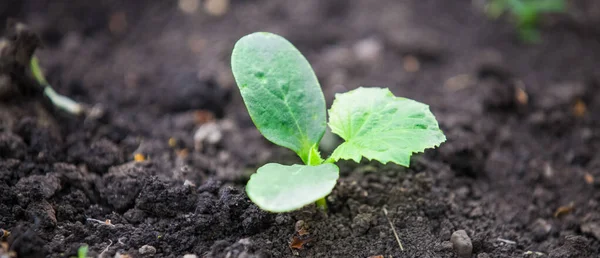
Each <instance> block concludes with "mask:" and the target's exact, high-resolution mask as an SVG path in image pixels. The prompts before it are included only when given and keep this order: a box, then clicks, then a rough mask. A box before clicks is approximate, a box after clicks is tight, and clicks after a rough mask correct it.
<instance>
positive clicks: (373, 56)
mask: <svg viewBox="0 0 600 258" xmlns="http://www.w3.org/2000/svg"><path fill="white" fill-rule="evenodd" d="M382 49H383V45H382V43H381V42H380V41H379V40H377V39H375V38H367V39H363V40H361V41H359V42H357V43H356V44H354V47H353V50H354V54H355V55H356V58H357V59H358V60H359V61H361V62H365V63H370V62H373V61H376V60H377V58H379V56H380V55H381V50H382Z"/></svg>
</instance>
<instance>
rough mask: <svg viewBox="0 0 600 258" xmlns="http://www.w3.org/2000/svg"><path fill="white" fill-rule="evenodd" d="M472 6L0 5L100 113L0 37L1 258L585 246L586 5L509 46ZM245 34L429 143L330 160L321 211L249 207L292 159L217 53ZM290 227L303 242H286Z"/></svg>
mask: <svg viewBox="0 0 600 258" xmlns="http://www.w3.org/2000/svg"><path fill="white" fill-rule="evenodd" d="M480 2H485V1H467V0H456V1H434V0H411V1H396V0H382V1H371V0H356V1H342V0H332V1H321V0H302V1H266V0H252V1H241V0H231V1H224V0H205V1H193V0H180V1H141V0H134V1H114V0H107V1H50V0H32V1H25V0H23V1H19V0H5V1H2V2H1V3H0V21H2V22H3V23H4V22H5V21H6V20H7V18H8V17H12V18H15V19H16V20H17V21H19V22H22V23H24V24H26V25H27V26H28V27H29V28H30V30H31V31H33V32H35V33H36V34H37V35H39V39H40V42H37V43H41V48H38V49H37V50H36V52H35V54H36V56H37V57H38V58H39V60H40V64H41V66H42V67H43V68H44V72H45V74H46V77H47V79H48V81H49V83H50V84H51V85H53V87H54V88H55V89H56V90H57V91H58V92H59V93H60V94H63V95H66V96H69V97H71V98H73V99H74V100H76V101H79V102H81V103H85V104H88V105H89V106H90V107H93V108H97V109H98V110H102V112H100V113H99V114H96V115H94V116H91V115H86V116H81V117H73V116H70V115H68V114H65V113H64V112H61V111H60V110H56V109H53V108H52V105H51V104H49V102H48V101H47V100H46V99H44V97H43V95H41V94H40V92H38V91H36V90H35V87H33V88H32V87H31V85H32V83H34V82H32V81H31V80H28V77H27V75H26V69H25V66H24V64H22V63H19V56H20V55H27V51H25V50H27V48H22V49H21V48H19V49H21V50H23V51H18V50H19V49H14V48H7V47H5V46H6V45H2V46H3V47H0V228H1V229H2V232H0V233H2V234H0V237H2V239H1V240H0V242H2V243H3V245H0V256H2V255H6V256H7V257H14V256H15V255H16V257H71V256H76V254H77V250H78V248H79V247H81V246H82V245H88V246H89V255H90V256H94V257H95V256H97V255H101V256H102V257H114V256H115V254H121V255H130V256H131V257H152V256H153V257H182V256H183V255H186V254H195V255H197V257H228V258H234V257H238V258H242V257H245V258H248V257H386V258H387V257H464V256H465V255H462V256H459V255H458V254H457V252H458V251H461V250H462V251H464V250H465V248H466V249H469V248H468V247H469V245H470V246H471V250H470V251H469V252H467V254H466V255H467V257H477V258H485V257H573V258H575V257H598V255H599V254H600V204H599V202H600V152H598V150H600V66H599V65H598V63H599V61H600V33H599V32H600V31H599V29H598V27H597V26H596V24H598V22H599V19H598V18H597V17H598V15H595V14H598V13H600V4H598V3H597V1H593V0H588V1H585V0H578V1H569V3H570V9H569V11H568V13H566V14H563V15H556V16H550V17H545V19H544V21H545V22H544V23H543V24H541V25H540V27H541V35H542V41H541V42H540V43H538V44H525V43H523V42H520V41H519V40H518V38H517V36H516V32H515V30H514V28H513V27H512V26H511V24H510V20H509V19H500V20H496V21H493V20H490V19H488V17H486V15H485V14H484V13H483V11H482V9H481V8H482V6H481V4H480ZM254 31H270V32H274V33H278V34H281V35H282V36H284V37H286V38H287V39H289V40H290V41H291V42H293V43H294V44H295V45H296V46H297V47H298V48H299V49H300V51H302V52H303V53H304V54H305V55H306V56H307V58H308V60H309V61H310V62H311V64H312V65H313V67H314V69H315V71H316V73H317V76H318V77H319V80H320V82H321V85H322V87H323V90H324V92H325V97H326V99H327V102H328V106H329V105H330V104H331V101H332V100H333V97H334V95H335V93H338V92H343V91H346V90H350V89H354V88H356V87H359V86H378V87H389V88H390V89H391V90H392V92H394V93H395V94H396V95H399V96H405V97H409V98H412V99H415V100H418V101H421V102H424V103H427V104H429V105H430V107H431V110H432V111H433V113H434V114H435V115H436V117H437V118H438V120H439V123H440V127H441V128H442V130H443V131H444V132H445V134H446V136H447V138H448V141H447V142H446V143H444V144H442V145H441V147H440V148H438V149H434V150H427V151H426V152H425V153H423V154H418V155H415V156H414V157H413V159H412V162H411V166H410V168H403V167H399V166H394V165H381V164H379V163H376V162H366V161H364V162H363V163H361V164H359V165H356V164H352V163H341V165H340V171H341V177H340V180H339V182H338V185H337V186H336V187H335V189H334V190H333V193H332V194H331V195H330V196H328V197H327V201H328V204H329V212H328V213H327V214H323V213H321V212H319V211H318V210H317V208H315V207H314V206H308V207H305V208H304V209H302V210H299V211H296V212H291V213H284V214H273V213H267V212H264V211H261V210H260V209H258V208H257V207H256V206H255V205H254V204H253V203H251V202H250V201H249V199H248V197H247V196H246V194H245V192H244V184H245V182H246V181H247V179H248V177H249V175H250V174H251V173H252V172H253V171H254V170H255V169H256V168H257V167H259V166H261V165H263V164H265V163H267V162H269V161H271V162H273V161H274V162H280V163H286V164H288V163H289V164H291V163H293V162H298V161H299V160H298V159H297V158H295V157H294V156H293V155H292V154H291V153H290V152H289V151H287V150H284V149H282V148H278V147H275V146H273V145H272V144H270V143H269V142H267V141H266V140H264V139H263V138H262V136H261V135H260V134H259V133H258V132H257V131H256V129H255V128H254V126H253V124H252V121H251V120H250V118H249V116H248V115H247V111H246V109H245V107H244V105H243V103H242V102H241V98H240V96H239V92H238V91H237V87H236V86H235V84H234V80H233V77H232V74H231V69H230V66H229V60H230V54H231V50H232V47H233V44H234V43H235V41H236V40H237V39H239V38H240V37H241V36H243V35H246V34H248V33H251V32H254ZM0 33H2V35H3V36H4V39H5V41H3V42H10V43H11V44H13V45H12V46H15V45H14V44H16V45H18V44H23V42H18V41H19V40H18V37H15V36H14V35H12V36H11V35H10V34H11V32H10V31H9V30H8V29H0ZM28 42H29V41H28ZM2 44H4V43H2ZM36 46H37V45H36ZM11 51H12V52H11ZM18 53H20V54H18ZM29 54H30V53H29ZM326 140H327V143H329V144H325V143H324V145H323V147H324V148H325V150H324V151H325V152H327V151H331V150H327V148H329V147H330V145H331V143H335V142H336V141H337V139H333V138H331V139H330V138H327V139H326ZM384 210H385V211H387V217H386V215H385V214H384ZM388 219H389V220H390V221H391V224H392V225H393V227H394V228H395V230H396V231H397V233H398V236H399V239H400V241H402V244H403V246H404V249H405V250H404V251H401V250H400V247H399V245H398V243H397V241H396V239H395V237H394V234H393V231H392V227H391V226H390V223H389V221H388ZM298 221H302V222H300V223H304V224H303V227H305V230H306V231H307V232H308V233H309V237H308V238H307V240H310V241H307V242H306V243H302V244H300V245H298V244H297V243H296V244H295V245H293V246H294V247H301V248H295V249H291V248H290V241H292V240H293V238H294V237H295V236H297V232H295V231H296V229H295V228H296V224H297V223H299V222H298ZM8 232H10V234H9V233H8ZM453 235H454V237H453ZM465 235H466V236H468V237H465ZM451 239H454V241H452V240H451ZM296 240H297V239H296ZM469 253H470V254H471V255H470V256H468V254H469ZM540 255H542V256H540ZM3 257H4V256H3ZM117 257H119V256H117ZM121 257H123V256H121Z"/></svg>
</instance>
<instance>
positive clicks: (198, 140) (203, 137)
mask: <svg viewBox="0 0 600 258" xmlns="http://www.w3.org/2000/svg"><path fill="white" fill-rule="evenodd" d="M222 137H223V133H222V132H221V128H220V126H219V125H218V124H217V123H215V122H208V123H206V124H203V125H202V126H200V128H198V130H196V133H195V134H194V143H195V147H196V150H202V145H203V144H204V143H208V144H216V143H218V142H219V141H221V138H222Z"/></svg>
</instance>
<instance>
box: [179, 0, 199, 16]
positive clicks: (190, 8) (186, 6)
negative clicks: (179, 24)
mask: <svg viewBox="0 0 600 258" xmlns="http://www.w3.org/2000/svg"><path fill="white" fill-rule="evenodd" d="M199 5H200V1H199V0H179V3H178V6H179V10H181V11H182V12H184V13H187V14H192V13H195V12H196V10H198V6H199Z"/></svg>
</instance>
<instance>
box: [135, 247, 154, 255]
mask: <svg viewBox="0 0 600 258" xmlns="http://www.w3.org/2000/svg"><path fill="white" fill-rule="evenodd" d="M138 252H140V254H142V255H144V254H155V253H156V248H155V247H154V246H151V245H144V246H142V247H140V249H139V250H138Z"/></svg>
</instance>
